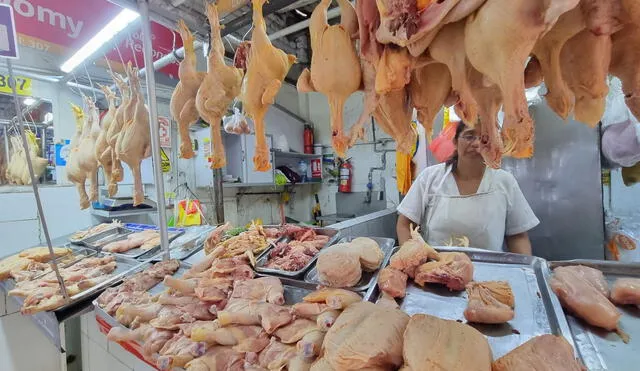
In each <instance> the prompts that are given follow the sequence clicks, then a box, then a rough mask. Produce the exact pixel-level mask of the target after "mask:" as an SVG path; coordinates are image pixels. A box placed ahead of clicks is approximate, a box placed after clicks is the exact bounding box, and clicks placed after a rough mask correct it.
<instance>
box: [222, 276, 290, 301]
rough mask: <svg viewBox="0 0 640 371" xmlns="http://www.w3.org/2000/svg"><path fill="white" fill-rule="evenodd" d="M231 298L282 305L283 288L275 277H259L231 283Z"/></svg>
mask: <svg viewBox="0 0 640 371" xmlns="http://www.w3.org/2000/svg"><path fill="white" fill-rule="evenodd" d="M231 298H242V299H248V300H253V301H260V302H267V303H272V304H277V305H283V304H284V288H283V287H282V283H281V282H280V280H279V279H278V278H276V277H260V278H255V279H252V280H242V281H235V282H234V283H233V293H232V294H231Z"/></svg>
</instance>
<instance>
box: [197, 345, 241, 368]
mask: <svg viewBox="0 0 640 371" xmlns="http://www.w3.org/2000/svg"><path fill="white" fill-rule="evenodd" d="M244 369H245V367H244V353H241V352H238V351H236V350H234V349H233V348H232V347H221V346H216V347H212V348H209V349H207V352H206V353H205V354H204V355H203V356H202V357H199V358H196V359H194V360H192V361H190V362H189V363H187V365H186V370H187V371H222V370H225V371H242V370H244Z"/></svg>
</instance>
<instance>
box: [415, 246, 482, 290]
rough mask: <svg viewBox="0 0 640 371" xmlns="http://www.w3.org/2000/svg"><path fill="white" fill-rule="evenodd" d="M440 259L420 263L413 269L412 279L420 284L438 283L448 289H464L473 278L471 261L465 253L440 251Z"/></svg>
mask: <svg viewBox="0 0 640 371" xmlns="http://www.w3.org/2000/svg"><path fill="white" fill-rule="evenodd" d="M439 256H440V260H438V261H431V262H428V263H425V264H422V265H421V266H419V267H418V269H416V271H415V277H414V281H415V282H416V283H417V284H418V285H421V286H424V284H425V283H439V284H442V285H445V286H447V287H448V288H449V290H456V291H460V290H464V288H465V286H466V285H467V284H468V283H469V282H471V280H473V263H472V262H471V259H469V257H468V256H467V254H464V253H460V252H441V253H440V254H439Z"/></svg>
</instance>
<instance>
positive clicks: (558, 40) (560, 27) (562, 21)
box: [532, 7, 585, 119]
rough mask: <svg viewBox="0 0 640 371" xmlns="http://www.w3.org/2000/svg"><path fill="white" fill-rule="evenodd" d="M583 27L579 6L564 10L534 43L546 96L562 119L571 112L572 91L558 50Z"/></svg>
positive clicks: (551, 106)
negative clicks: (563, 72) (547, 30)
mask: <svg viewBox="0 0 640 371" xmlns="http://www.w3.org/2000/svg"><path fill="white" fill-rule="evenodd" d="M584 28H585V21H584V17H583V16H582V11H581V9H580V7H575V8H573V9H572V10H570V11H568V12H566V13H564V14H563V15H561V16H560V18H559V19H558V22H557V23H556V24H555V26H553V27H552V28H551V30H549V32H547V33H546V34H545V35H544V36H542V37H541V38H540V39H539V40H538V42H536V44H535V46H534V48H533V51H532V53H533V54H534V55H535V56H536V58H537V60H538V61H539V62H540V68H541V70H542V75H543V76H544V83H545V85H546V87H547V91H548V93H547V94H546V96H545V99H546V101H547V104H548V105H549V107H550V108H551V109H552V110H553V111H554V112H555V113H556V114H558V116H560V117H561V118H563V119H566V118H567V117H568V116H569V113H571V112H572V111H573V105H574V102H573V99H572V98H573V93H572V92H571V90H570V89H569V87H568V86H567V83H566V81H565V80H564V77H563V75H562V64H561V60H560V52H561V51H562V47H563V46H564V44H565V43H566V42H567V41H568V40H569V39H571V38H572V37H573V36H575V35H576V34H577V33H578V32H580V31H582V30H583V29H584Z"/></svg>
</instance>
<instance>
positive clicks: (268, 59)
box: [241, 0, 296, 171]
mask: <svg viewBox="0 0 640 371" xmlns="http://www.w3.org/2000/svg"><path fill="white" fill-rule="evenodd" d="M265 2H266V0H253V27H254V28H253V34H252V35H251V51H250V52H249V62H248V63H247V74H246V76H245V78H244V81H243V84H242V93H241V100H242V106H243V108H244V110H245V112H246V113H247V115H248V116H249V117H251V118H252V119H253V122H254V125H255V131H256V149H255V155H254V157H253V166H254V168H255V170H257V171H267V170H269V169H270V168H271V164H270V161H269V159H270V156H269V148H267V139H266V128H265V122H264V118H265V116H266V114H267V110H268V109H269V106H270V105H271V104H273V102H274V101H275V98H276V95H277V94H278V91H279V90H280V87H281V86H282V81H283V80H284V78H285V77H286V76H287V73H288V72H289V69H290V68H291V66H292V65H293V64H294V63H295V61H296V57H295V56H293V55H287V54H286V53H285V52H283V51H282V50H280V49H278V48H275V47H274V46H273V45H271V41H269V37H268V36H267V25H266V23H265V21H264V16H263V15H262V6H263V5H264V3H265Z"/></svg>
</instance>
